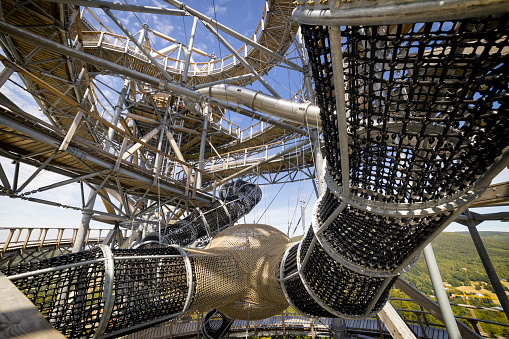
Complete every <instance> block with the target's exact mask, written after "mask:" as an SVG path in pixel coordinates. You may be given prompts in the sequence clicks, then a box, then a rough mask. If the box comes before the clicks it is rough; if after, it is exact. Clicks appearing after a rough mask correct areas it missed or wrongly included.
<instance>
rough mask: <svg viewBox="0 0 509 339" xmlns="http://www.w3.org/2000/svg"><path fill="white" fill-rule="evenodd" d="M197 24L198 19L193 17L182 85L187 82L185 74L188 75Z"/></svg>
mask: <svg viewBox="0 0 509 339" xmlns="http://www.w3.org/2000/svg"><path fill="white" fill-rule="evenodd" d="M197 24H198V17H194V21H193V28H192V29H191V38H190V39H189V45H188V46H187V55H186V64H185V65H184V74H182V81H181V83H182V84H185V83H186V81H187V73H189V65H190V64H191V54H192V53H193V45H194V36H195V34H196V25H197Z"/></svg>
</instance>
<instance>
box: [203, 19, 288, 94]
mask: <svg viewBox="0 0 509 339" xmlns="http://www.w3.org/2000/svg"><path fill="white" fill-rule="evenodd" d="M202 23H203V25H205V27H206V28H207V29H208V30H209V32H210V33H212V34H214V36H215V37H216V38H217V39H218V40H219V41H220V42H221V43H222V44H223V46H224V47H226V48H227V49H228V50H229V51H230V53H232V54H233V55H234V56H235V57H236V58H237V59H239V61H240V63H241V64H242V65H243V66H244V67H246V68H247V69H248V70H249V72H251V73H252V74H253V75H254V76H255V77H256V79H258V81H260V82H261V84H262V85H263V87H265V88H266V89H267V90H268V91H269V92H270V93H271V94H272V95H273V96H275V97H277V98H281V96H280V95H279V94H278V93H277V92H276V91H275V90H274V88H272V87H271V86H270V85H269V84H268V83H267V81H265V79H264V78H263V77H262V76H261V75H260V74H258V72H257V71H256V70H255V69H254V68H253V66H251V65H250V64H249V62H247V60H246V59H244V57H243V56H242V55H240V54H239V52H237V50H236V49H235V48H233V46H232V45H230V44H229V43H228V41H226V39H225V38H223V37H222V36H221V35H219V33H218V32H217V31H216V30H214V27H212V26H211V25H210V24H209V23H207V22H205V21H202Z"/></svg>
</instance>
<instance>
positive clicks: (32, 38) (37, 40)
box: [0, 21, 308, 136]
mask: <svg viewBox="0 0 509 339" xmlns="http://www.w3.org/2000/svg"><path fill="white" fill-rule="evenodd" d="M0 31H1V32H4V33H7V34H9V35H11V36H13V37H15V38H18V39H21V40H25V41H29V42H31V43H33V44H35V45H41V46H42V47H45V48H47V49H49V50H52V51H54V52H57V53H61V54H63V55H67V56H70V57H73V58H76V59H79V60H82V61H84V62H86V63H90V64H93V65H96V66H99V67H103V68H105V69H108V70H110V71H113V72H115V73H119V74H122V75H125V76H128V77H131V78H133V79H136V80H139V81H142V82H146V83H148V84H150V85H152V86H156V87H160V86H161V87H163V88H164V89H166V90H167V91H171V92H174V93H177V94H179V95H182V96H187V97H189V98H191V99H194V100H196V101H199V102H208V103H210V104H212V105H216V106H219V107H223V108H226V109H229V110H232V111H234V112H237V113H239V114H242V115H245V116H247V117H250V118H253V119H257V120H260V121H265V122H268V123H269V124H271V125H274V126H277V127H279V128H282V129H285V130H288V131H292V132H295V133H298V134H301V135H303V136H308V132H307V131H306V130H304V129H302V128H298V127H295V126H292V125H289V124H285V123H282V122H279V121H277V120H275V119H271V118H269V117H266V116H264V115H262V114H259V113H256V112H252V111H251V110H247V109H245V108H242V107H240V106H239V105H238V104H234V103H231V102H225V101H222V100H218V99H214V98H211V97H209V96H206V95H203V94H201V93H199V92H196V91H193V90H191V89H188V88H184V87H181V86H179V85H175V84H173V83H171V82H167V81H164V80H161V79H158V78H155V77H152V76H150V75H147V74H144V73H141V72H138V71H135V70H132V69H129V68H127V67H124V66H120V65H117V64H115V63H113V62H110V61H107V60H104V59H101V58H99V57H96V56H93V55H90V54H87V53H84V52H81V51H78V50H76V49H74V48H69V47H67V46H64V45H61V44H59V43H57V42H55V41H52V40H49V39H46V38H43V37H41V36H39V35H37V34H34V33H31V32H28V31H26V30H24V29H22V28H19V27H16V26H13V25H10V24H8V23H6V22H4V21H0Z"/></svg>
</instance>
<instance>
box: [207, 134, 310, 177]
mask: <svg viewBox="0 0 509 339" xmlns="http://www.w3.org/2000/svg"><path fill="white" fill-rule="evenodd" d="M291 146H292V144H289V143H287V142H285V141H278V142H274V143H271V144H266V145H260V146H255V147H249V148H245V149H242V150H238V151H232V152H228V153H225V154H223V155H221V156H214V157H211V158H209V159H207V162H206V163H205V168H206V169H207V171H210V172H217V171H222V170H224V169H229V168H236V167H243V166H248V165H251V164H256V163H258V162H260V161H263V160H267V159H268V158H269V157H271V156H273V155H274V154H275V153H277V152H280V151H283V150H284V149H285V148H288V147H291ZM275 149H276V150H277V152H276V150H275ZM310 151H311V150H310V146H307V147H303V148H302V149H300V150H298V151H297V152H298V153H297V155H296V154H295V152H294V153H290V154H288V155H286V156H285V159H286V161H288V159H289V158H292V157H298V156H301V155H302V154H311V153H310ZM254 153H256V155H254ZM274 161H278V160H277V159H276V160H274Z"/></svg>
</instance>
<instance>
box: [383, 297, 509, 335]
mask: <svg viewBox="0 0 509 339" xmlns="http://www.w3.org/2000/svg"><path fill="white" fill-rule="evenodd" d="M390 300H394V301H407V302H415V300H413V299H404V298H390ZM451 306H457V307H459V308H464V309H468V311H469V313H470V314H471V317H465V316H459V315H455V318H456V319H460V320H465V321H467V322H468V323H469V324H470V325H471V328H472V329H473V330H474V331H475V332H476V333H477V334H478V335H480V336H482V337H485V338H489V337H494V336H493V335H492V334H490V333H489V331H488V330H485V329H484V328H483V326H482V324H492V325H496V326H501V327H502V328H507V329H509V324H506V323H500V322H496V321H491V320H487V319H479V318H478V317H477V315H476V314H475V312H474V310H476V309H477V310H486V311H490V312H495V313H497V312H498V313H502V314H503V313H504V311H503V310H499V309H496V308H488V307H481V306H473V305H465V304H454V303H451ZM396 311H398V312H399V313H400V314H401V315H402V316H403V318H404V319H405V321H406V322H407V323H409V324H416V325H419V327H420V328H421V329H422V330H423V332H424V328H425V327H429V326H431V327H439V328H444V329H445V325H444V324H443V323H441V322H437V319H436V318H435V317H434V316H433V315H432V314H431V313H430V312H428V311H426V310H425V309H423V308H421V309H420V310H415V309H402V308H396ZM409 315H410V316H409ZM412 315H413V317H412ZM501 332H502V331H501ZM508 332H509V331H508Z"/></svg>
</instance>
